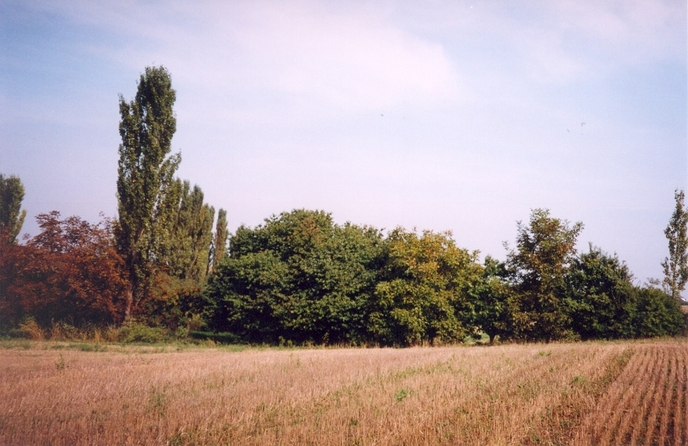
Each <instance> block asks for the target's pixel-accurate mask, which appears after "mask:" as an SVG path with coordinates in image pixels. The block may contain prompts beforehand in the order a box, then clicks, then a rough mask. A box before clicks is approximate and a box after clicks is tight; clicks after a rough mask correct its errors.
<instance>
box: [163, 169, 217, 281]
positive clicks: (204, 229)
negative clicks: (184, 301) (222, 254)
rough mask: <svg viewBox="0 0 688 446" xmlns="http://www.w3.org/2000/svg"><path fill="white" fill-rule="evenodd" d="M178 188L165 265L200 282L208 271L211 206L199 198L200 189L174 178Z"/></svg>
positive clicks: (211, 224) (211, 228) (182, 275)
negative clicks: (176, 204) (178, 195)
mask: <svg viewBox="0 0 688 446" xmlns="http://www.w3.org/2000/svg"><path fill="white" fill-rule="evenodd" d="M175 189H180V190H181V194H180V199H179V203H178V206H177V209H176V216H175V219H174V220H175V223H174V226H173V228H172V233H171V239H169V242H170V244H169V247H168V249H167V259H166V262H167V266H168V268H169V272H170V274H171V275H172V276H174V277H178V278H180V279H183V280H192V281H194V282H197V283H202V282H203V281H204V280H205V277H206V275H207V273H208V268H209V264H210V249H211V244H212V240H213V220H214V219H215V209H214V208H213V207H212V206H210V205H208V204H206V203H204V202H203V197H204V196H203V191H202V190H201V188H200V187H199V186H197V185H194V187H193V189H192V188H191V186H190V184H189V182H188V181H184V182H182V181H181V180H179V179H177V180H175Z"/></svg>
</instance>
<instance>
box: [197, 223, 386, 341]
mask: <svg viewBox="0 0 688 446" xmlns="http://www.w3.org/2000/svg"><path fill="white" fill-rule="evenodd" d="M381 242H382V239H381V235H380V233H379V231H377V230H375V229H372V228H368V227H359V226H356V225H352V224H349V223H347V224H344V225H341V226H340V225H336V224H334V222H333V221H332V217H331V215H330V214H328V213H325V212H322V211H308V210H294V211H292V212H285V213H282V214H280V215H279V216H273V217H271V218H269V219H266V220H265V223H264V224H263V225H260V226H258V227H256V228H254V229H251V228H247V227H245V226H241V227H239V228H238V229H237V231H236V234H235V235H234V236H232V237H231V240H230V244H229V246H230V250H229V256H227V257H225V258H224V259H223V260H222V261H221V262H220V264H219V266H218V267H217V268H216V269H215V271H214V272H213V274H211V276H210V277H209V280H208V285H207V287H206V290H205V293H204V295H205V296H206V299H207V301H208V303H209V312H210V314H211V316H210V318H211V321H212V325H213V326H214V328H216V329H218V330H229V331H232V332H233V333H235V334H237V335H239V336H241V337H243V338H244V339H248V340H252V341H260V342H277V341H278V340H279V339H280V338H282V339H284V340H290V341H295V342H309V341H310V342H317V343H321V342H330V343H336V342H359V341H361V340H364V339H365V333H366V318H365V314H366V311H367V307H368V304H369V300H370V296H371V294H372V292H373V287H374V279H375V274H376V267H375V262H376V261H378V259H379V255H380V245H381Z"/></svg>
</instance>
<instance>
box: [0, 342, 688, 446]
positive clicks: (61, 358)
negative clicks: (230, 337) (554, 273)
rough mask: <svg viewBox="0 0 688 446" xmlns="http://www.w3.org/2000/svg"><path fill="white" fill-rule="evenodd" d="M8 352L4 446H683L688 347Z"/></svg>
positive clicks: (39, 348)
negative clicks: (610, 445)
mask: <svg viewBox="0 0 688 446" xmlns="http://www.w3.org/2000/svg"><path fill="white" fill-rule="evenodd" d="M30 347H31V348H29V349H10V348H4V349H0V444H2V445H15V444H16V445H25V444H51V445H97V444H103V445H105V444H107V445H111V444H112V445H114V444H117V445H125V444H136V445H139V444H159V445H167V444H169V445H186V444H190V445H191V444H193V445H213V444H231V445H254V444H255V445H257V444H299V445H301V444H312V445H347V444H350V445H355V444H360V445H421V444H422V445H425V444H461V445H464V444H474V445H487V444H492V445H513V444H580V445H586V444H591V445H592V444H619V445H627V444H675V445H682V444H688V410H687V401H686V396H687V395H686V394H687V393H688V388H687V387H686V382H687V379H688V376H687V374H688V369H687V361H688V342H686V340H685V339H682V340H661V341H645V342H619V343H578V344H531V345H505V346H495V347H435V348H410V349H314V350H300V349H295V350H269V349H267V350H245V351H238V352H232V351H229V350H226V349H224V350H223V349H221V348H206V349H197V350H184V351H180V352H176V351H169V352H162V353H160V352H158V353H154V352H144V351H141V349H136V348H131V349H129V350H128V349H126V348H115V347H112V348H111V349H112V350H117V351H100V352H84V351H79V350H65V349H62V350H55V349H53V348H47V346H46V344H41V343H34V344H31V346H30Z"/></svg>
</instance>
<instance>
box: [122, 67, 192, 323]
mask: <svg viewBox="0 0 688 446" xmlns="http://www.w3.org/2000/svg"><path fill="white" fill-rule="evenodd" d="M175 99H176V94H175V91H174V89H173V88H172V80H171V77H170V74H169V72H168V71H167V70H166V69H165V68H164V67H147V68H146V70H145V73H144V74H142V75H141V77H140V80H139V82H138V90H137V93H136V97H135V98H134V100H133V101H131V102H127V101H125V100H124V98H123V97H122V96H120V103H119V111H120V116H121V121H120V126H119V131H120V136H121V137H122V144H120V146H119V163H118V177H117V198H118V220H117V225H116V228H115V229H116V231H115V234H116V239H117V246H118V249H119V251H120V253H121V255H122V257H123V258H124V261H125V264H126V268H127V272H128V276H129V289H128V292H127V304H126V310H125V316H126V317H127V318H129V317H130V316H131V314H132V312H133V311H134V310H135V309H136V307H137V306H138V305H139V303H140V302H141V301H142V300H143V299H144V298H145V296H146V294H147V293H148V291H149V289H150V285H151V280H152V278H153V276H154V273H155V253H156V249H157V244H158V243H159V241H160V240H161V239H164V237H162V236H161V235H160V234H161V231H164V229H165V228H169V225H168V224H167V222H168V221H169V219H170V218H171V217H170V215H169V206H167V207H166V206H165V203H169V200H168V199H167V196H168V194H169V193H170V192H171V188H170V185H171V184H172V182H173V177H174V173H175V171H176V170H177V167H178V166H179V163H180V161H181V156H180V155H179V154H176V155H173V156H168V154H169V153H170V150H171V141H172V136H173V135H174V132H175V130H176V118H175V116H174V112H173V105H174V102H175Z"/></svg>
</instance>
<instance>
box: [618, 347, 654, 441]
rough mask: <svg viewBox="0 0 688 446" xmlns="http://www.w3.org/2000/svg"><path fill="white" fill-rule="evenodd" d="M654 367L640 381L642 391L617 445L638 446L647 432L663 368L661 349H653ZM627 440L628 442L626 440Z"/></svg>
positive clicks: (636, 399) (621, 430)
mask: <svg viewBox="0 0 688 446" xmlns="http://www.w3.org/2000/svg"><path fill="white" fill-rule="evenodd" d="M652 353H653V355H652V356H653V358H652V365H651V368H650V370H649V372H648V373H647V374H646V375H645V376H643V377H642V380H641V381H640V384H641V391H640V392H637V396H636V398H634V401H633V402H634V403H635V404H633V403H632V404H633V406H634V409H635V410H633V412H631V413H630V414H629V415H628V416H627V417H626V419H625V420H624V421H625V422H624V423H622V424H623V426H624V427H623V428H622V429H620V430H619V435H617V438H616V440H617V444H623V445H628V444H630V445H636V444H638V438H639V437H640V435H641V434H642V433H643V432H644V431H645V428H646V426H645V423H646V421H647V411H648V406H649V404H650V401H651V399H652V396H653V395H654V393H655V389H656V387H657V386H656V379H657V375H658V370H659V369H660V368H661V361H662V352H661V351H659V349H657V348H655V349H653V352H652ZM626 439H627V440H626Z"/></svg>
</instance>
